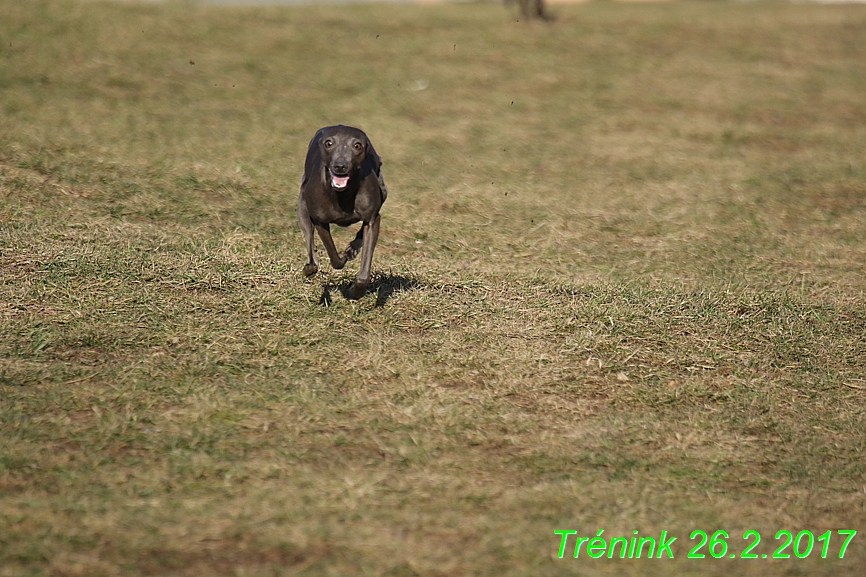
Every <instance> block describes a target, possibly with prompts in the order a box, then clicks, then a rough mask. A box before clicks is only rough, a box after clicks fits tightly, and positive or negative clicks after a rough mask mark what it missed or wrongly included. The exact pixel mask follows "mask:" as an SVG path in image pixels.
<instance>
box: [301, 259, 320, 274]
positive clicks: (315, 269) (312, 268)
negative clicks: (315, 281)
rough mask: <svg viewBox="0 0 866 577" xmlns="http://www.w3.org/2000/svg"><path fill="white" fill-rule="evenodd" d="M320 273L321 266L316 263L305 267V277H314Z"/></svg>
mask: <svg viewBox="0 0 866 577" xmlns="http://www.w3.org/2000/svg"><path fill="white" fill-rule="evenodd" d="M317 272H319V266H318V265H317V264H315V263H312V262H311V263H310V264H305V265H304V276H313V275H314V274H316V273H317Z"/></svg>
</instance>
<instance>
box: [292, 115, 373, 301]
mask: <svg viewBox="0 0 866 577" xmlns="http://www.w3.org/2000/svg"><path fill="white" fill-rule="evenodd" d="M381 166H382V159H380V158H379V155H378V154H376V151H375V150H374V149H373V145H372V144H371V143H370V139H369V138H367V135H366V134H364V132H363V131H361V130H359V129H357V128H352V127H351V126H343V125H342V124H338V125H337V126H326V127H325V128H322V129H320V130H319V131H318V132H316V135H315V136H314V137H313V139H312V140H311V141H310V147H309V149H308V150H307V159H306V160H305V161H304V175H303V176H302V177H301V194H300V196H299V197H298V221H300V223H301V230H303V231H304V239H305V240H306V241H307V264H306V265H304V274H305V275H307V276H313V275H314V274H316V273H317V272H318V270H319V262H318V261H317V260H316V254H315V245H314V243H315V238H314V237H313V229H314V228H315V229H316V230H317V231H318V232H319V237H320V238H321V239H322V243H323V244H324V245H325V250H327V251H328V258H330V259H331V266H333V267H334V268H335V269H341V268H343V267H344V266H345V265H346V262H347V261H349V260H352V259H353V258H355V257H356V256H357V255H358V251H362V255H361V268H360V270H359V271H358V277H357V278H356V279H355V282H354V283H352V286H351V287H349V298H350V299H359V298H361V297H362V296H364V294H365V293H366V292H367V286H368V285H369V284H370V266H371V264H372V262H373V249H375V248H376V240H377V239H378V238H379V220H380V217H379V209H380V208H381V207H382V203H383V202H385V198H387V196H388V189H387V188H385V180H384V179H383V178H382V173H381V170H380V168H381ZM358 221H361V222H363V224H362V225H361V230H359V231H358V234H357V235H356V236H355V240H353V241H352V242H350V243H349V246H347V247H346V250H344V251H343V252H339V253H338V252H337V248H336V247H335V246H334V239H333V238H331V226H330V225H331V224H332V223H333V224H337V225H339V226H348V225H350V224H354V223H356V222H358ZM362 249H363V250H362Z"/></svg>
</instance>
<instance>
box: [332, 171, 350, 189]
mask: <svg viewBox="0 0 866 577" xmlns="http://www.w3.org/2000/svg"><path fill="white" fill-rule="evenodd" d="M328 174H330V175H331V186H333V187H334V188H335V189H337V190H343V189H344V188H346V187H347V186H349V175H348V174H347V175H346V176H340V175H338V174H334V173H333V172H332V171H331V169H328Z"/></svg>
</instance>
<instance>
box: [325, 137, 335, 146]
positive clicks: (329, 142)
mask: <svg viewBox="0 0 866 577" xmlns="http://www.w3.org/2000/svg"><path fill="white" fill-rule="evenodd" d="M332 146H334V141H333V140H331V139H330V138H329V139H328V140H326V141H325V148H331V147H332Z"/></svg>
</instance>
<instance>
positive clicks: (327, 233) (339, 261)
mask: <svg viewBox="0 0 866 577" xmlns="http://www.w3.org/2000/svg"><path fill="white" fill-rule="evenodd" d="M315 226H316V230H317V231H319V237H320V238H321V239H322V244H324V245H325V250H326V251H328V258H329V259H331V266H332V267H334V268H335V269H338V270H339V269H341V268H343V267H344V266H346V257H345V256H344V255H340V254H338V253H337V247H336V246H334V239H333V238H331V225H329V224H325V225H322V224H318V223H316V224H315Z"/></svg>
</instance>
